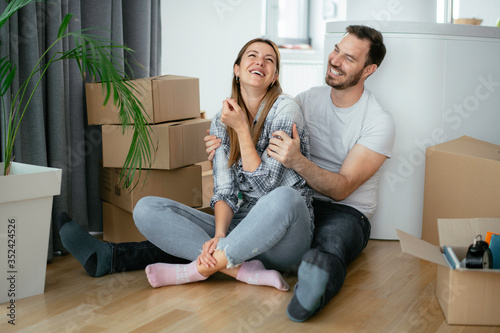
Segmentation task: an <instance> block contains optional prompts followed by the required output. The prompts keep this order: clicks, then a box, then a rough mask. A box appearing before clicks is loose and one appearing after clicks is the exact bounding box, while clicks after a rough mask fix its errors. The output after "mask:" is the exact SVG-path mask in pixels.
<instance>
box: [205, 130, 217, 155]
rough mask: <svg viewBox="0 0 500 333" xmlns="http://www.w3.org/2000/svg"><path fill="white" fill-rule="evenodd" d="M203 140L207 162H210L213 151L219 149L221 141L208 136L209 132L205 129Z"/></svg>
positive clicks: (213, 136)
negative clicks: (205, 134) (205, 133)
mask: <svg viewBox="0 0 500 333" xmlns="http://www.w3.org/2000/svg"><path fill="white" fill-rule="evenodd" d="M203 140H205V148H206V152H207V155H208V160H209V161H212V160H213V159H214V155H215V150H216V149H217V148H219V147H220V143H221V139H219V138H218V137H216V136H215V135H210V130H208V129H207V136H206V137H204V138H203Z"/></svg>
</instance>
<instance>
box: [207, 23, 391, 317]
mask: <svg viewBox="0 0 500 333" xmlns="http://www.w3.org/2000/svg"><path fill="white" fill-rule="evenodd" d="M384 56H385V46H384V44H383V38H382V35H381V34H380V32H378V31H377V30H375V29H372V28H369V27H365V26H349V27H347V29H346V34H345V35H344V37H343V38H342V40H341V41H340V42H339V43H338V44H337V45H335V48H334V50H333V51H332V53H330V55H329V57H328V66H327V67H328V68H327V73H326V78H325V81H326V84H327V85H328V86H323V87H315V88H312V89H310V90H308V91H305V92H303V93H301V94H299V95H298V96H297V99H298V101H299V103H300V104H301V105H302V109H303V112H304V116H305V120H306V125H307V128H308V130H309V134H310V148H311V157H310V160H308V159H307V158H305V157H304V156H303V155H302V154H301V153H300V150H299V147H300V140H299V139H298V135H297V131H296V129H295V128H294V129H293V137H292V138H290V137H289V136H288V135H287V134H286V133H284V132H281V131H279V132H276V133H274V138H273V139H271V141H270V145H269V147H268V154H269V155H270V156H272V157H274V158H275V159H277V160H278V161H280V162H281V163H283V165H285V166H286V167H288V168H292V169H294V170H295V171H296V172H297V173H298V174H299V175H301V176H302V177H303V178H304V179H305V180H306V181H307V183H308V184H309V186H310V187H311V188H312V189H313V190H314V191H315V195H314V202H313V206H314V214H315V227H316V229H315V235H314V240H313V244H312V246H311V249H310V250H309V251H308V252H307V253H306V254H305V255H304V257H303V258H302V262H301V264H300V267H299V269H298V282H297V286H296V288H295V291H294V296H293V298H292V300H291V301H290V303H289V305H288V308H287V314H288V316H289V317H290V319H291V320H294V321H305V320H307V319H308V318H309V317H310V316H311V315H313V314H314V313H317V312H319V311H320V310H321V309H322V308H323V307H324V306H325V305H326V304H327V303H328V302H329V301H330V299H332V298H333V296H335V294H337V292H338V291H339V290H340V288H341V287H342V284H343V282H344V280H345V276H346V266H347V264H349V263H350V262H351V261H352V260H354V259H355V258H356V257H357V256H358V255H359V254H360V253H361V251H362V250H363V249H364V248H365V246H366V244H367V242H368V239H369V236H370V222H369V221H368V217H370V216H371V215H372V214H373V212H374V210H375V207H376V203H377V189H378V184H379V180H380V176H381V171H380V167H381V166H382V164H383V163H384V161H385V160H386V158H388V157H390V155H391V151H392V148H393V145H394V136H395V129H394V123H393V120H392V117H391V115H390V114H389V113H388V112H385V111H384V110H383V109H382V108H381V107H380V105H379V104H378V103H377V101H376V100H375V98H374V96H373V95H372V93H371V92H370V91H369V90H368V89H366V88H365V87H364V82H365V80H366V79H367V78H368V77H369V76H370V75H371V74H373V73H374V72H375V70H376V69H377V68H378V67H379V66H380V64H381V62H382V60H383V58H384ZM205 140H206V142H207V153H209V154H210V156H213V150H214V149H215V148H217V147H218V144H217V139H216V138H215V137H210V136H208V137H206V138H205ZM214 143H215V144H214Z"/></svg>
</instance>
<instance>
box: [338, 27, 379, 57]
mask: <svg viewBox="0 0 500 333" xmlns="http://www.w3.org/2000/svg"><path fill="white" fill-rule="evenodd" d="M346 33H348V34H353V35H355V36H356V37H358V38H359V39H361V40H367V41H368V42H370V51H369V52H368V59H366V63H365V66H368V65H371V64H375V65H377V67H380V64H381V63H382V60H384V57H385V52H386V49H385V45H384V37H382V34H381V33H380V31H378V30H376V29H373V28H370V27H367V26H364V25H350V26H348V27H347V28H346Z"/></svg>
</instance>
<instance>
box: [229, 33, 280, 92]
mask: <svg viewBox="0 0 500 333" xmlns="http://www.w3.org/2000/svg"><path fill="white" fill-rule="evenodd" d="M276 63H277V59H276V53H275V52H274V49H273V48H272V47H271V45H268V44H266V43H262V42H255V43H253V44H250V45H249V46H248V47H247V49H246V50H245V52H244V53H243V57H242V58H241V62H240V64H239V65H237V64H236V65H234V73H235V75H236V76H239V78H240V84H243V85H249V86H253V87H262V88H266V89H267V87H269V86H270V85H271V84H272V83H273V82H274V81H275V80H276V78H277V75H278V74H277V71H276Z"/></svg>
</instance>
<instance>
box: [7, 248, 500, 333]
mask: <svg viewBox="0 0 500 333" xmlns="http://www.w3.org/2000/svg"><path fill="white" fill-rule="evenodd" d="M435 276H436V267H435V265H434V264H430V263H428V262H425V261H421V260H419V259H416V258H414V257H411V256H409V255H406V254H403V253H401V250H400V246H399V242H397V241H375V240H371V241H370V242H369V244H368V247H367V248H366V250H365V251H364V252H363V253H362V254H361V256H360V257H359V258H358V259H357V260H356V261H355V262H353V263H352V264H351V265H350V266H349V267H348V277H347V279H346V283H345V284H344V287H343V288H342V290H341V291H340V293H339V294H338V295H337V296H336V297H335V298H334V299H333V300H332V301H331V302H330V303H329V305H328V306H327V307H326V308H325V309H324V310H323V311H322V312H321V313H319V314H318V315H316V316H314V317H313V318H311V319H310V320H308V321H307V322H305V323H295V322H292V321H290V320H289V319H288V317H287V315H286V312H285V311H286V306H287V304H288V302H289V300H290V299H291V297H292V295H293V293H292V291H289V292H281V291H278V290H275V289H273V288H270V287H259V286H250V285H246V284H244V283H241V282H237V281H235V280H233V279H231V278H229V277H226V276H224V275H222V274H217V275H214V276H212V277H211V278H209V279H208V280H206V281H204V282H200V283H194V284H189V285H183V286H173V287H164V288H159V289H153V288H151V287H150V286H149V284H148V282H147V280H146V277H145V274H144V272H143V271H136V272H128V273H121V274H114V275H108V276H105V277H101V278H91V277H88V276H87V275H86V274H85V272H84V270H83V268H82V267H81V266H80V265H79V264H78V262H77V261H76V260H75V259H74V258H73V257H72V256H71V255H66V256H63V257H56V258H54V260H53V262H52V263H51V264H49V265H48V267H47V277H46V287H45V293H44V294H43V295H38V296H32V297H29V298H25V299H22V300H18V301H17V303H16V305H17V313H16V326H15V327H13V326H12V325H9V324H8V323H7V320H8V317H6V316H5V315H4V314H3V313H4V312H5V313H6V306H5V305H6V304H3V305H1V308H2V310H1V311H0V313H2V316H1V317H0V320H1V322H0V332H13V331H16V332H135V331H137V332H160V331H161V332H176V333H177V332H202V333H211V332H245V333H248V332H287V333H295V332H500V327H477V326H469V327H464V326H450V325H447V324H446V321H445V319H444V316H443V313H442V312H441V309H440V307H439V304H438V302H437V300H436V297H435ZM286 279H287V281H288V282H289V284H290V286H291V287H292V288H293V285H294V284H295V282H296V280H297V278H296V276H286Z"/></svg>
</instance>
